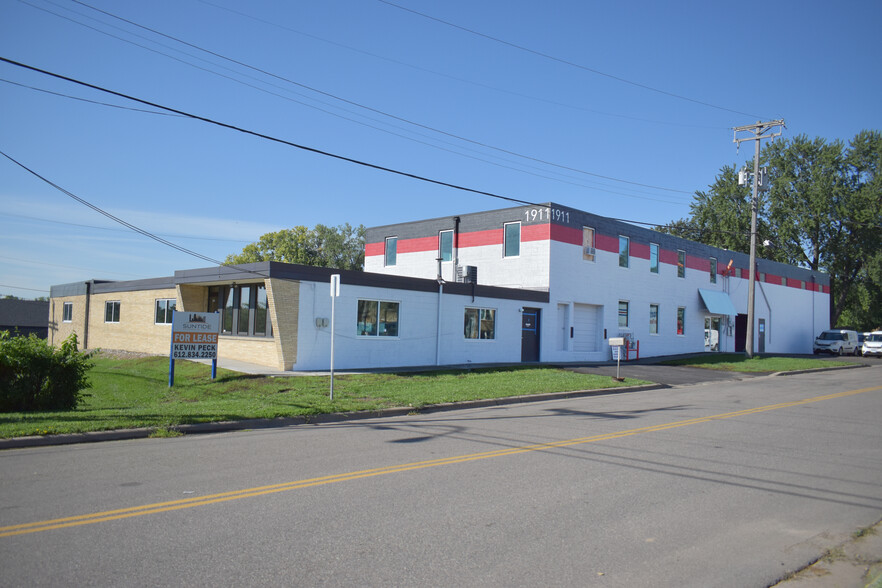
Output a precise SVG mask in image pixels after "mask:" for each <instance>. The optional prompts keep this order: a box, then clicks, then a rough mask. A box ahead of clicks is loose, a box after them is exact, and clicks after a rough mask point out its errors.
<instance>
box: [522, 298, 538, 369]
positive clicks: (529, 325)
mask: <svg viewBox="0 0 882 588" xmlns="http://www.w3.org/2000/svg"><path fill="white" fill-rule="evenodd" d="M521 361H539V309H538V308H525V309H524V312H523V314H522V315H521Z"/></svg>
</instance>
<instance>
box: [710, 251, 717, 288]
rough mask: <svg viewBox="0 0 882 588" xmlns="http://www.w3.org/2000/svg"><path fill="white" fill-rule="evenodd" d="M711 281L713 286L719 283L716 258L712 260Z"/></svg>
mask: <svg viewBox="0 0 882 588" xmlns="http://www.w3.org/2000/svg"><path fill="white" fill-rule="evenodd" d="M710 265H711V267H710V281H711V284H716V283H717V259H716V258H715V257H711V258H710Z"/></svg>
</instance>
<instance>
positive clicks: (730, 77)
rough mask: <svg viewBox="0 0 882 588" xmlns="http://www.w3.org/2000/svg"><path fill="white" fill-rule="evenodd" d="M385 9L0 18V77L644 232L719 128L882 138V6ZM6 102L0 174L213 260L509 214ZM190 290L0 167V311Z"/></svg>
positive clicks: (96, 108)
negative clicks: (305, 230) (171, 288)
mask: <svg viewBox="0 0 882 588" xmlns="http://www.w3.org/2000/svg"><path fill="white" fill-rule="evenodd" d="M391 1H392V3H389V2H385V1H382V0H323V1H321V2H301V1H291V2H283V1H280V0H254V1H251V2H247V3H242V2H233V0H155V1H152V2H149V3H147V2H133V1H131V0H127V1H122V2H119V1H118V2H111V1H110V0H84V2H85V4H82V3H78V2H74V1H71V0H0V56H2V57H5V58H7V59H11V60H14V61H18V62H21V63H24V64H27V65H30V66H33V67H36V68H40V69H44V70H48V71H50V72H53V73H56V74H60V75H63V76H67V77H70V78H75V79H77V80H81V81H84V82H88V83H90V84H94V85H96V86H100V87H103V88H107V89H110V90H114V91H116V92H120V93H124V94H128V95H131V96H134V97H137V98H140V99H143V100H146V101H150V102H153V103H156V104H160V105H163V106H167V107H171V108H174V109H178V110H181V111H185V112H188V113H191V114H196V115H199V116H202V117H206V118H211V119H214V120H217V121H220V122H223V123H226V124H230V125H235V126H238V127H241V128H244V129H248V130H250V131H254V132H257V133H262V134H265V135H270V136H272V137H276V138H279V139H284V140H286V141H289V142H292V143H296V144H299V145H303V146H306V147H310V148H314V149H318V150H322V151H326V152H329V153H333V154H337V155H340V156H343V157H347V158H351V159H355V160H359V161H363V162H366V163H370V164H375V165H379V166H383V167H388V168H392V169H395V170H400V171H402V172H406V173H409V174H415V175H419V176H424V177H427V178H431V179H434V180H438V181H441V182H447V183H451V184H456V185H460V186H464V187H468V188H472V189H475V190H480V191H485V192H491V193H494V194H498V195H501V196H506V197H511V198H515V199H518V200H526V201H531V202H547V201H553V202H557V203H560V204H564V205H567V206H572V207H574V208H579V209H582V210H587V211H589V212H593V213H596V214H601V215H605V216H611V217H616V218H624V219H630V220H635V221H642V222H648V223H658V224H663V223H665V222H668V221H670V220H673V219H677V218H681V217H684V216H687V215H688V213H689V203H690V201H691V199H692V194H693V193H694V192H695V191H696V190H704V189H706V188H707V186H708V185H709V184H711V183H712V182H713V180H714V177H715V176H716V174H717V173H718V171H719V169H720V168H721V167H722V166H724V165H731V164H738V165H741V163H743V162H744V161H746V160H748V159H750V158H752V154H753V148H752V145H751V144H749V143H748V144H745V145H744V146H742V149H741V151H740V153H736V146H735V144H734V143H733V142H732V139H733V133H732V130H731V129H732V127H734V126H740V125H746V124H751V123H754V122H756V121H757V120H764V121H765V120H771V119H777V118H783V119H785V120H786V122H787V130H786V131H785V137H793V136H795V135H798V134H806V135H808V136H810V137H816V136H820V137H824V138H826V139H828V140H834V139H841V140H843V141H845V142H847V141H848V140H849V139H851V138H852V137H853V136H854V135H855V134H856V133H857V132H859V131H860V130H862V129H880V128H882V108H880V104H882V102H880V96H882V44H880V43H879V41H878V34H879V33H878V32H879V30H880V28H882V2H878V1H876V0H873V1H862V2H850V1H845V2H837V3H832V2H829V1H825V2H822V1H813V0H809V1H796V0H782V1H776V2H767V1H766V2H758V1H756V2H755V1H752V0H748V1H742V2H738V3H716V2H589V1H585V0H559V1H552V2H538V1H535V0H534V1H531V2H530V1H525V0H507V1H504V2H503V1H501V0H500V1H497V0H487V1H479V2H475V1H474V0H447V1H445V2H429V1H424V0H391ZM90 7H92V8H90ZM94 9H98V10H101V11H106V12H109V13H111V14H112V15H114V16H116V17H119V18H114V17H113V16H110V15H108V14H103V13H101V12H99V11H97V10H94ZM120 19H125V20H120ZM125 21H130V22H125ZM136 24H137V25H140V26H141V27H145V28H140V27H138V26H136ZM147 29H152V31H150V30H147ZM158 33H161V34H162V35H167V36H162V35H160V34H158ZM169 37H173V38H175V39H178V40H180V41H183V42H185V43H186V44H182V43H180V42H178V41H175V40H172V39H170V38H169ZM200 49H205V50H207V51H210V52H211V53H213V55H212V54H211V53H207V52H204V51H200ZM220 56H223V57H226V58H228V59H229V60H232V61H229V60H225V59H223V58H222V57H220ZM235 62H238V63H235ZM243 64H244V65H243ZM246 65H247V66H250V67H246ZM0 80H2V81H0V151H3V152H4V153H5V154H7V155H8V156H10V157H12V158H14V159H16V160H17V161H19V162H20V163H21V164H23V165H25V166H27V167H28V168H30V169H31V170H33V171H34V172H36V173H38V174H40V175H42V176H44V177H45V178H46V179H48V180H50V181H52V182H54V183H55V184H57V185H59V186H61V187H62V188H64V189H65V190H68V191H69V192H71V193H73V194H74V195H76V196H78V197H79V198H82V199H84V200H87V201H89V202H90V203H92V204H94V205H95V206H97V207H99V208H101V209H103V210H106V211H108V212H110V213H112V214H113V215H115V216H117V217H120V218H122V219H124V220H126V221H128V222H129V223H132V224H134V225H137V226H138V227H141V228H143V229H145V230H147V231H150V232H152V233H156V234H158V235H161V236H162V237H164V238H166V239H168V240H170V241H173V242H174V243H177V244H179V245H181V246H182V247H185V248H188V249H191V250H194V251H196V252H198V253H200V254H202V255H205V256H208V257H210V258H213V259H219V260H222V259H223V258H224V257H226V255H228V254H230V253H236V252H238V251H240V250H241V249H242V247H243V246H244V245H246V244H247V243H249V242H251V241H255V240H257V239H258V238H259V236H260V235H262V234H263V233H266V232H269V231H275V230H279V229H282V228H286V227H291V226H294V225H307V226H313V225H315V224H317V223H322V224H326V225H339V224H342V223H345V222H348V223H351V224H353V225H358V224H364V225H366V226H376V225H382V224H388V223H396V222H405V221H409V220H417V219H422V218H434V217H440V216H449V215H455V214H465V213H469V212H477V211H481V210H489V209H494V208H501V207H505V206H509V205H511V203H510V202H506V201H504V200H499V199H495V198H491V197H488V196H481V195H476V194H473V193H468V192H463V191H459V190H454V189H450V188H445V187H441V186H437V185H432V184H428V183H425V182H421V181H418V180H414V179H410V178H406V177H402V176H398V175H394V174H390V173H387V172H382V171H378V170H375V169H370V168H366V167H362V166H358V165H355V164H352V163H348V162H345V161H341V160H338V159H333V158H330V157H327V156H323V155H319V154H316V153H311V152H308V151H305V150H302V149H297V148H294V147H290V146H286V145H282V144H279V143H275V142H271V141H268V140H265V139H260V138H257V137H254V136H249V135H246V134H243V133H239V132H235V131H231V130H228V129H224V128H220V127H217V126H214V125H210V124H206V123H204V122H200V121H197V120H193V119H189V118H185V117H180V116H171V115H169V114H168V113H164V114H160V113H158V112H159V111H156V109H148V108H146V107H145V106H143V105H140V104H136V103H133V102H130V101H127V100H124V99H121V98H118V97H114V96H111V95H108V94H105V93H102V92H98V91H95V90H91V89H88V88H84V87H81V86H78V85H75V84H72V83H70V82H65V81H62V80H59V79H55V78H51V77H48V76H46V75H44V74H39V73H36V72H33V71H29V70H26V69H23V68H20V67H18V66H14V65H10V64H8V63H2V62H0ZM48 92H54V93H55V94H52V93H48ZM58 94H62V95H64V96H59V95H58ZM69 96H73V97H76V98H79V99H80V100H75V99H73V98H70V97H69ZM84 100H88V101H92V102H86V101H84ZM95 102H101V103H107V104H112V105H114V106H115V107H114V106H107V105H103V104H96V103H95ZM119 107H125V108H119ZM132 109H139V110H132ZM140 110H151V111H152V112H142V111H140ZM206 265H208V263H207V262H205V261H204V260H201V259H197V258H194V257H190V256H188V255H186V254H183V253H180V252H178V251H175V250H173V249H170V248H168V247H166V246H164V245H161V244H159V243H156V242H154V241H151V240H150V239H147V238H146V237H143V236H141V235H138V234H136V233H133V232H132V231H130V230H128V229H125V228H123V227H121V226H120V225H117V224H114V223H113V222H112V221H110V220H109V219H107V218H105V217H104V216H101V215H100V214H99V213H97V212H95V211H94V210H92V209H89V208H87V207H86V206H84V205H82V204H80V203H78V202H76V201H75V200H74V199H72V198H71V197H70V196H68V195H66V194H64V193H62V192H60V191H58V190H56V189H55V188H53V187H51V186H50V185H48V184H47V183H45V182H44V181H42V180H40V179H38V178H36V177H35V176H34V175H32V174H31V173H29V172H27V171H25V170H23V169H22V168H21V167H19V166H18V165H16V164H14V163H12V162H11V161H10V160H9V159H7V158H6V157H2V156H0V295H2V294H14V295H18V296H22V297H34V296H40V295H46V294H48V289H49V286H50V285H53V284H61V283H67V282H73V281H79V280H86V279H92V278H95V279H113V280H127V279H139V278H149V277H158V276H166V275H171V274H173V272H174V271H175V270H176V269H187V268H194V267H204V266H206Z"/></svg>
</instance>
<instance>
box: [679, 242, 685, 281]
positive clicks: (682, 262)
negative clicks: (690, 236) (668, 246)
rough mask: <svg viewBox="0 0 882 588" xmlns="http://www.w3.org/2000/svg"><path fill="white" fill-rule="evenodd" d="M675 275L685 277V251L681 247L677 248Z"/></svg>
mask: <svg viewBox="0 0 882 588" xmlns="http://www.w3.org/2000/svg"><path fill="white" fill-rule="evenodd" d="M677 277H678V278H685V277H686V252H685V251H683V250H682V249H678V250H677Z"/></svg>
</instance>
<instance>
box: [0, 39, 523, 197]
mask: <svg viewBox="0 0 882 588" xmlns="http://www.w3.org/2000/svg"><path fill="white" fill-rule="evenodd" d="M0 61H3V62H5V63H9V64H10V65H15V66H18V67H21V68H24V69H28V70H31V71H35V72H37V73H41V74H44V75H48V76H51V77H54V78H57V79H60V80H65V81H67V82H71V83H74V84H79V85H81V86H84V87H86V88H92V89H93V90H98V91H99V92H105V93H107V94H111V95H113V96H118V97H120V98H125V99H127V100H131V101H133V102H138V103H140V104H145V105H147V106H151V107H153V108H159V109H162V110H167V111H169V112H174V113H176V114H180V115H182V116H186V117H188V118H192V119H194V120H200V121H202V122H206V123H209V124H213V125H216V126H219V127H223V128H225V129H230V130H233V131H238V132H240V133H244V134H246V135H251V136H254V137H258V138H261V139H266V140H267V141H273V142H275V143H280V144H282V145H287V146H289V147H295V148H297V149H302V150H304V151H309V152H310V153H316V154H318V155H324V156H326V157H331V158H334V159H339V160H341V161H346V162H349V163H354V164H356V165H360V166H363V167H367V168H371V169H376V170H379V171H385V172H388V173H391V174H396V175H399V176H404V177H408V178H412V179H415V180H419V181H421V182H427V183H430V184H435V185H438V186H444V187H446V188H453V189H454V190H461V191H463V192H470V193H472V194H480V195H482V196H489V197H491V198H498V199H500V200H508V201H509V202H517V203H519V204H529V205H536V203H535V202H530V201H528V200H521V199H519V198H512V197H510V196H502V195H500V194H494V193H492V192H485V191H483V190H477V189H475V188H467V187H465V186H459V185H457V184H451V183H449V182H443V181H441V180H434V179H432V178H427V177H425V176H420V175H417V174H412V173H409V172H404V171H401V170H396V169H393V168H390V167H385V166H382V165H378V164H375V163H368V162H366V161H361V160H358V159H353V158H351V157H346V156H344V155H338V154H336V153H331V152H329V151H323V150H321V149H316V148H315V147H308V146H306V145H300V144H298V143H294V142H292V141H287V140H285V139H280V138H278V137H273V136H271V135H267V134H264V133H258V132H257V131H251V130H248V129H245V128H242V127H237V126H235V125H231V124H227V123H223V122H220V121H217V120H214V119H211V118H207V117H204V116H199V115H196V114H191V113H189V112H185V111H183V110H178V109H175V108H170V107H168V106H163V105H161V104H156V103H155V102H150V101H148V100H142V99H141V98H135V97H134V96H129V95H128V94H123V93H121V92H116V91H114V90H109V89H107V88H102V87H101V86H96V85H94V84H90V83H88V82H83V81H80V80H77V79H74V78H70V77H67V76H63V75H61V74H56V73H52V72H50V71H46V70H44V69H40V68H38V67H34V66H31V65H26V64H24V63H20V62H18V61H14V60H12V59H8V58H6V57H2V56H0Z"/></svg>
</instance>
